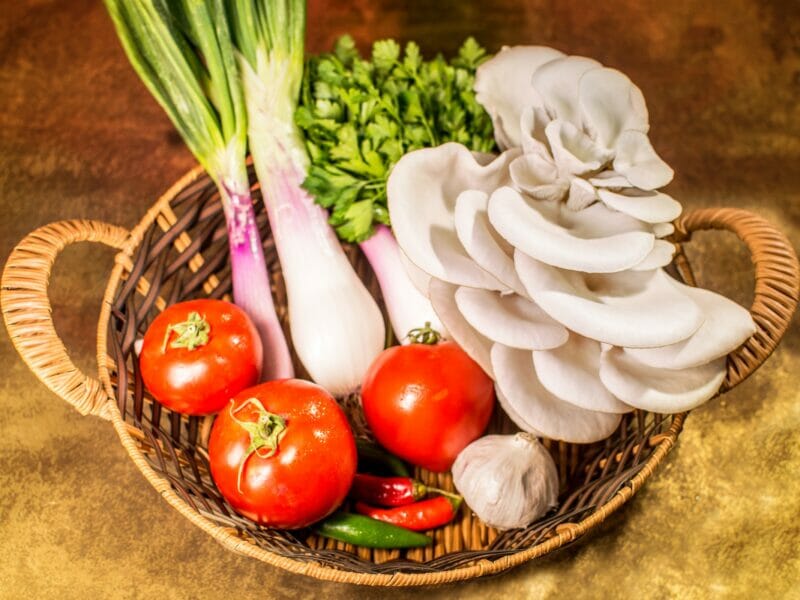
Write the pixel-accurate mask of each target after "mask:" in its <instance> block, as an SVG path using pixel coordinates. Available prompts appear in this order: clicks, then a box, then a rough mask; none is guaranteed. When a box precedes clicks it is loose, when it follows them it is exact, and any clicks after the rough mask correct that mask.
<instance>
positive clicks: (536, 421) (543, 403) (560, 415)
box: [491, 344, 621, 444]
mask: <svg viewBox="0 0 800 600" xmlns="http://www.w3.org/2000/svg"><path fill="white" fill-rule="evenodd" d="M491 359H492V367H493V369H494V373H495V377H496V382H497V387H498V388H499V390H500V393H501V394H503V395H504V396H505V400H506V401H507V403H508V405H509V406H510V407H511V409H512V411H513V412H514V413H516V415H517V416H518V417H519V418H520V419H521V420H522V421H523V422H524V423H528V424H530V425H531V426H532V427H533V428H534V429H535V430H536V431H537V432H541V433H542V434H543V435H544V436H546V437H548V438H551V439H554V440H563V441H565V442H572V443H576V444H584V443H589V442H596V441H598V440H602V439H604V438H607V437H608V436H609V435H611V434H612V433H613V432H614V430H615V429H616V428H617V427H618V426H619V423H620V419H621V415H619V414H612V413H604V412H598V411H593V410H586V409H583V408H579V407H577V406H575V405H574V404H570V403H569V402H565V401H563V400H561V399H559V398H558V397H556V396H555V395H553V394H551V393H550V392H549V391H547V389H546V388H545V387H544V386H543V385H542V383H541V382H540V381H539V378H538V376H537V374H536V371H535V370H534V368H533V360H532V355H531V353H530V352H529V351H526V350H518V349H515V348H509V347H508V346H503V345H502V344H494V345H493V346H492V349H491Z"/></svg>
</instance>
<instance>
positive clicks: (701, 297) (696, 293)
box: [626, 282, 756, 369]
mask: <svg viewBox="0 0 800 600" xmlns="http://www.w3.org/2000/svg"><path fill="white" fill-rule="evenodd" d="M676 284H677V285H678V287H679V288H680V289H682V290H683V292H684V293H685V294H686V295H687V296H689V297H690V298H692V299H693V300H694V301H695V302H696V303H697V305H698V306H699V307H700V310H702V311H703V314H704V315H705V321H704V322H703V324H702V325H701V326H700V329H698V330H697V331H696V332H695V333H694V334H692V336H691V337H689V338H687V339H685V340H683V341H681V342H678V343H676V344H670V345H668V346H661V347H659V348H628V349H626V353H627V354H628V355H629V356H631V357H633V358H635V359H636V360H638V361H639V362H641V363H643V364H645V365H648V366H651V367H656V368H662V369H690V368H692V367H697V366H700V365H702V364H705V363H708V362H711V361H712V360H714V359H717V358H721V357H723V356H725V355H726V354H728V353H729V352H731V351H732V350H734V349H736V348H738V347H739V346H740V345H741V344H742V343H744V342H745V341H746V340H747V338H749V337H750V336H751V335H753V334H754V333H755V331H756V324H755V323H754V322H753V317H752V316H751V315H750V312H749V311H747V310H746V309H744V308H742V307H741V306H739V305H738V304H736V302H734V301H733V300H729V299H728V298H726V297H725V296H721V295H720V294H715V293H714V292H711V291H709V290H704V289H702V288H696V287H692V286H689V285H684V284H682V283H678V282H676Z"/></svg>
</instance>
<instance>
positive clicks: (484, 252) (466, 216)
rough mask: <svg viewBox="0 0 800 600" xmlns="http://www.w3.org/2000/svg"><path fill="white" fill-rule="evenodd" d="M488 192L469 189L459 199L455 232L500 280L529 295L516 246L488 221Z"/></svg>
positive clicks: (476, 260)
mask: <svg viewBox="0 0 800 600" xmlns="http://www.w3.org/2000/svg"><path fill="white" fill-rule="evenodd" d="M488 204H489V195H488V194H487V193H485V192H479V191H476V190H468V191H466V192H461V194H459V196H458V198H457V199H456V209H455V227H456V235H458V239H459V241H460V242H461V245H462V246H463V247H464V249H465V250H466V251H467V254H469V255H470V257H471V258H472V259H473V260H474V261H475V262H476V263H478V265H479V266H480V267H482V268H483V269H485V270H486V271H488V272H489V273H491V274H492V275H494V277H495V278H497V280H498V281H499V282H500V283H502V284H503V285H504V286H506V287H507V288H508V289H511V290H513V291H515V292H516V293H517V294H520V295H523V296H524V295H526V292H525V287H524V286H523V285H522V282H521V281H520V280H519V277H518V276H517V271H516V269H515V268H514V259H513V252H514V249H513V248H512V247H511V246H510V245H509V244H508V242H506V241H505V240H504V239H503V238H502V237H500V235H498V234H497V232H496V231H495V230H494V228H492V226H491V224H490V223H489V216H488V214H487V212H486V208H487V206H488Z"/></svg>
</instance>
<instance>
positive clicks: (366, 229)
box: [295, 36, 495, 242]
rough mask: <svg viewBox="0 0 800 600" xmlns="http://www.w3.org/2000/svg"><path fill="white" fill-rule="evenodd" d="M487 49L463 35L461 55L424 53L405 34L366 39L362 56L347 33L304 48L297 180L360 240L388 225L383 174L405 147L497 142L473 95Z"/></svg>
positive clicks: (483, 146) (485, 147) (345, 233)
mask: <svg viewBox="0 0 800 600" xmlns="http://www.w3.org/2000/svg"><path fill="white" fill-rule="evenodd" d="M488 58H489V56H488V55H487V54H486V51H485V50H484V49H483V48H482V47H481V46H480V45H478V43H477V42H476V41H475V40H474V39H473V38H468V39H467V40H466V41H465V42H464V44H463V45H462V46H461V49H460V50H459V52H458V56H457V57H455V58H453V59H452V60H451V61H449V62H448V61H447V60H445V59H444V57H442V56H441V55H438V56H436V57H435V58H434V59H432V60H428V61H426V60H424V59H423V57H422V53H421V51H420V48H419V46H418V45H417V44H415V43H414V42H409V43H408V44H407V45H406V47H405V50H404V51H401V47H400V45H399V44H398V43H397V42H396V41H394V40H381V41H378V42H375V43H374V44H373V46H372V53H371V55H370V58H369V60H366V59H363V58H362V57H361V56H360V54H359V53H358V50H357V49H356V46H355V42H354V41H353V38H351V37H350V36H343V37H341V38H339V40H338V41H337V42H336V44H335V46H334V50H333V52H330V53H327V54H321V55H319V56H314V57H311V58H310V59H309V60H308V62H307V64H306V69H305V72H304V79H303V86H302V92H301V101H300V105H299V106H298V109H297V112H296V114H295V121H296V123H297V125H298V127H300V129H301V130H302V131H303V133H304V135H305V139H306V147H307V149H308V153H309V156H310V158H311V167H310V169H309V172H308V176H307V177H306V180H305V181H304V182H303V187H304V188H305V189H306V190H307V191H308V192H309V193H310V194H312V195H313V196H314V197H315V199H316V201H317V203H318V204H320V205H321V206H324V207H325V208H328V209H330V211H331V216H330V222H331V224H332V225H333V226H334V227H335V228H336V231H337V233H338V234H339V236H340V237H341V238H342V239H344V240H346V241H349V242H361V241H363V240H366V239H367V238H369V237H370V236H371V235H372V233H373V228H374V225H375V224H376V223H383V224H386V225H389V224H390V223H389V211H388V209H387V207H386V180H387V178H388V176H389V173H390V172H391V169H392V167H393V166H394V164H395V163H396V162H397V161H398V160H400V158H401V157H402V156H403V154H405V153H406V152H410V151H412V150H416V149H419V148H425V147H429V146H437V145H439V144H443V143H445V142H450V141H455V142H459V143H461V144H464V145H466V146H467V147H468V148H470V149H471V150H476V151H480V152H491V151H493V150H494V149H495V142H494V131H493V129H492V122H491V119H490V118H489V115H487V114H486V111H485V110H484V109H483V107H482V106H481V105H480V104H478V102H477V101H476V100H475V92H474V91H473V89H472V88H473V85H474V82H475V70H476V69H477V67H478V66H479V65H480V64H481V63H482V62H483V61H485V60H486V59H488Z"/></svg>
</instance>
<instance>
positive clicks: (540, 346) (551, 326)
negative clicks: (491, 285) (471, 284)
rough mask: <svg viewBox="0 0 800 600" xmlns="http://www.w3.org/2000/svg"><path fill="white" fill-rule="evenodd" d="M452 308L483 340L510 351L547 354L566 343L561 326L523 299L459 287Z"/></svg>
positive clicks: (566, 335)
mask: <svg viewBox="0 0 800 600" xmlns="http://www.w3.org/2000/svg"><path fill="white" fill-rule="evenodd" d="M455 299H456V305H457V306H458V309H459V311H460V312H461V314H462V315H463V316H464V319H466V321H467V322H468V323H469V324H470V325H472V327H473V328H474V329H475V330H476V331H477V332H478V333H480V334H482V335H483V336H485V337H486V338H489V339H491V340H492V341H495V342H500V343H501V344H504V345H506V346H511V347H512V348H521V349H524V350H547V349H550V348H556V347H558V346H560V345H561V344H563V343H564V342H566V341H567V338H568V337H569V334H568V333H567V330H566V329H565V328H564V326H563V325H561V324H560V323H558V322H557V321H555V320H553V319H552V318H551V317H550V315H548V314H547V313H546V312H544V311H543V310H542V309H541V308H539V307H538V306H536V304H535V303H534V302H532V301H530V300H528V299H527V298H523V297H522V296H519V295H517V294H501V293H498V292H492V291H489V290H482V289H478V288H468V287H461V288H458V290H457V291H456V293H455Z"/></svg>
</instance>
